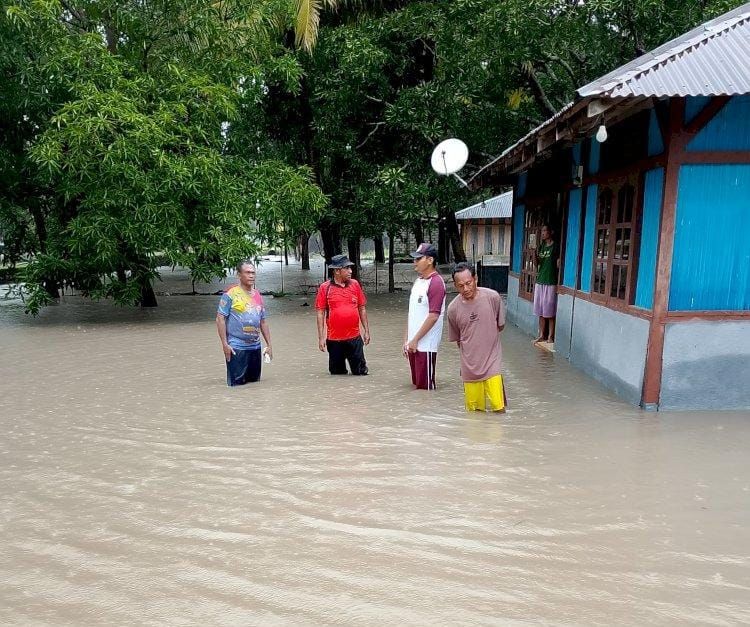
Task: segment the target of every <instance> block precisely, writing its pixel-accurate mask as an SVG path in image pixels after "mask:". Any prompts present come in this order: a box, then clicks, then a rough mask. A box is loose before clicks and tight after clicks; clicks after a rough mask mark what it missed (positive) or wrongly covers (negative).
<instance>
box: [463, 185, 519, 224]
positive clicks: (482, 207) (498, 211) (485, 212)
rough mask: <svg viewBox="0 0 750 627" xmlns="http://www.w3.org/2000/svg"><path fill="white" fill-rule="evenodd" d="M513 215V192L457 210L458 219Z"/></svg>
mask: <svg viewBox="0 0 750 627" xmlns="http://www.w3.org/2000/svg"><path fill="white" fill-rule="evenodd" d="M512 215H513V192H512V191H510V192H505V193H504V194H500V195H499V196H495V197H494V198H490V199H489V200H483V201H482V202H480V203H477V204H476V205H471V206H470V207H466V209H461V211H456V220H478V219H481V218H510V217H511V216H512Z"/></svg>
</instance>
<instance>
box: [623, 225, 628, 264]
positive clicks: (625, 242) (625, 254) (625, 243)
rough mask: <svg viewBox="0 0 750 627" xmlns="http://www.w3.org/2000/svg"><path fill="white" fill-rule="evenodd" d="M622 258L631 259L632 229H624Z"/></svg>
mask: <svg viewBox="0 0 750 627" xmlns="http://www.w3.org/2000/svg"><path fill="white" fill-rule="evenodd" d="M622 258H623V259H625V260H626V261H627V260H629V259H630V229H622Z"/></svg>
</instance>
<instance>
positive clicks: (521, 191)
mask: <svg viewBox="0 0 750 627" xmlns="http://www.w3.org/2000/svg"><path fill="white" fill-rule="evenodd" d="M528 180H529V173H528V172H521V174H519V175H518V185H516V198H523V197H524V196H525V195H526V181H528Z"/></svg>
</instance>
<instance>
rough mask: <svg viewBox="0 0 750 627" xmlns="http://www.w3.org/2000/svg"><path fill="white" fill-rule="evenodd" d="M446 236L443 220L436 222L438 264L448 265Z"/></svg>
mask: <svg viewBox="0 0 750 627" xmlns="http://www.w3.org/2000/svg"><path fill="white" fill-rule="evenodd" d="M448 259H449V256H448V236H447V234H446V232H445V220H438V258H437V262H438V263H448Z"/></svg>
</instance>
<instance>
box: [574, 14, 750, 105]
mask: <svg viewBox="0 0 750 627" xmlns="http://www.w3.org/2000/svg"><path fill="white" fill-rule="evenodd" d="M748 59H750V3H746V4H743V5H742V6H740V7H737V8H736V9H734V10H733V11H730V12H729V13H725V14H724V15H721V16H720V17H718V18H716V19H714V20H711V21H710V22H706V23H705V24H701V25H700V26H699V27H697V28H694V29H693V30H691V31H690V32H688V33H685V34H684V35H681V36H680V37H677V38H675V39H672V40H671V41H669V42H667V43H666V44H664V45H662V46H659V47H658V48H656V49H655V50H652V51H651V52H649V53H647V54H644V55H643V56H641V57H638V58H637V59H635V60H634V61H631V62H630V63H627V64H625V65H623V66H621V67H619V68H617V69H616V70H614V71H613V72H610V73H609V74H606V75H605V76H602V77H601V78H598V79H597V80H595V81H593V82H591V83H589V84H588V85H584V86H583V87H581V88H580V89H579V90H578V91H577V92H576V93H577V94H578V96H579V98H586V97H590V96H599V97H609V98H617V97H623V96H624V97H629V96H656V97H666V96H718V95H726V96H733V95H738V94H745V93H748V92H750V63H748Z"/></svg>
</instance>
